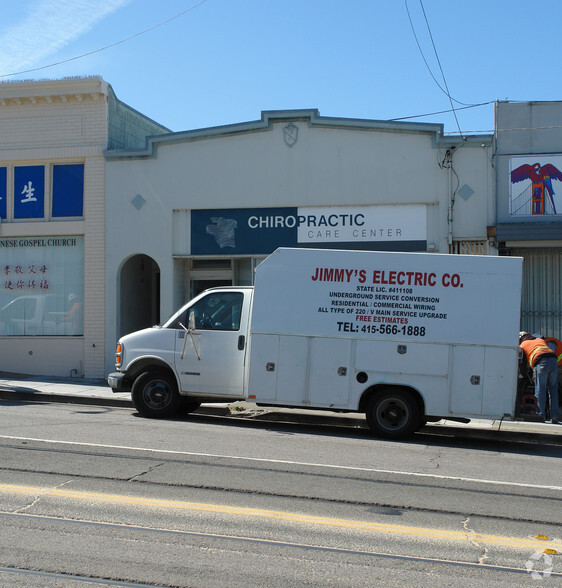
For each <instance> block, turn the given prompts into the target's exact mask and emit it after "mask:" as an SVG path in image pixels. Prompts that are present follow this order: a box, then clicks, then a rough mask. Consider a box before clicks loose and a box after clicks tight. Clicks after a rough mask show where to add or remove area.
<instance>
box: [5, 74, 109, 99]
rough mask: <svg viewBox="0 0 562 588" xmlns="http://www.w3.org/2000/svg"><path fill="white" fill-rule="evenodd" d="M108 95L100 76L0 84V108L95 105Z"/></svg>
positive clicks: (105, 85)
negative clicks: (85, 103) (77, 104)
mask: <svg viewBox="0 0 562 588" xmlns="http://www.w3.org/2000/svg"><path fill="white" fill-rule="evenodd" d="M107 95H108V84H107V82H105V81H104V80H103V78H101V77H97V76H96V77H90V78H67V79H62V80H41V81H27V82H0V107H6V106H29V105H37V104H66V103H82V102H98V101H102V100H104V98H105V97H107Z"/></svg>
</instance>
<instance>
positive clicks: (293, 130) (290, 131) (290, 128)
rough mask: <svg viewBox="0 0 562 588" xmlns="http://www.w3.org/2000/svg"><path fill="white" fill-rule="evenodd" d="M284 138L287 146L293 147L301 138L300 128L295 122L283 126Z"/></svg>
mask: <svg viewBox="0 0 562 588" xmlns="http://www.w3.org/2000/svg"><path fill="white" fill-rule="evenodd" d="M283 138H284V139H285V144H286V145H287V147H292V146H293V145H294V144H295V143H296V142H297V140H298V138H299V128H298V127H297V126H296V125H294V124H293V123H289V124H288V125H287V126H286V127H284V128H283Z"/></svg>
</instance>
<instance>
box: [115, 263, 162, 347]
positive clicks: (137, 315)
mask: <svg viewBox="0 0 562 588" xmlns="http://www.w3.org/2000/svg"><path fill="white" fill-rule="evenodd" d="M120 285H121V288H120V290H121V291H120V305H119V310H120V312H119V317H120V321H119V333H118V335H119V336H121V335H126V334H127V333H132V332H133V331H138V330H139V329H144V328H145V327H151V326H153V325H157V324H158V323H159V322H160V268H159V266H158V264H157V263H156V262H155V261H154V259H152V257H149V256H148V255H135V256H133V257H131V258H129V259H128V260H127V261H126V262H125V263H124V264H123V267H122V268H121V275H120Z"/></svg>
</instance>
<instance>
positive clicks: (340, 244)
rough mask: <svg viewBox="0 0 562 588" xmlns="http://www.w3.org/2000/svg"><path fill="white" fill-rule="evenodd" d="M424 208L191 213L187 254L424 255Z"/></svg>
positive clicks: (238, 210) (391, 207)
mask: <svg viewBox="0 0 562 588" xmlns="http://www.w3.org/2000/svg"><path fill="white" fill-rule="evenodd" d="M426 217H427V210H426V207H425V206H424V205H417V204H416V205H414V204H410V205H404V206H392V205H378V206H319V207H318V206H317V207H313V206H308V207H299V208H296V207H286V208H230V209H223V210H192V211H191V254H192V255H222V256H230V255H269V254H270V253H272V252H273V251H275V249H277V248H278V247H315V248H330V249H361V250H367V251H426V249H427V218H426Z"/></svg>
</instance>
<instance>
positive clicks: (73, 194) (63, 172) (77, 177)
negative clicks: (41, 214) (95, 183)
mask: <svg viewBox="0 0 562 588" xmlns="http://www.w3.org/2000/svg"><path fill="white" fill-rule="evenodd" d="M83 215H84V165H83V164H78V165H54V166H53V204H52V216H53V217H61V216H83Z"/></svg>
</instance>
